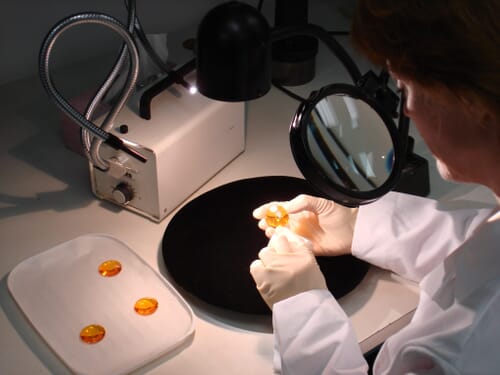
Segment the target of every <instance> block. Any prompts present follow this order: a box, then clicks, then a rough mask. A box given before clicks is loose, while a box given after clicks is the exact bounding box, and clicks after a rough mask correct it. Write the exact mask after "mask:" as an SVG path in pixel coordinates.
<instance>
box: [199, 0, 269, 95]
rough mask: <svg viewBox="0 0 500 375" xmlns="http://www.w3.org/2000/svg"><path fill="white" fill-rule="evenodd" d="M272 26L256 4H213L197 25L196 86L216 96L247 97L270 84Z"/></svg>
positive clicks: (263, 89) (263, 92) (266, 89)
mask: <svg viewBox="0 0 500 375" xmlns="http://www.w3.org/2000/svg"><path fill="white" fill-rule="evenodd" d="M270 34H271V29H270V27H269V25H268V23H267V21H266V19H265V18H264V16H263V15H262V14H261V13H260V12H259V11H258V10H257V9H256V8H254V7H252V6H250V5H248V4H244V3H239V2H236V1H232V2H229V3H224V4H222V5H219V6H217V7H215V8H213V9H212V10H211V11H210V12H208V13H207V14H206V16H205V17H204V18H203V20H202V21H201V23H200V25H199V27H198V33H197V43H196V68H197V87H198V90H199V91H200V93H202V94H203V95H205V96H207V97H210V98H212V99H216V100H222V101H230V102H233V101H245V100H251V99H256V98H259V97H261V96H263V95H265V94H266V93H267V92H268V91H269V89H270V88H271V37H270Z"/></svg>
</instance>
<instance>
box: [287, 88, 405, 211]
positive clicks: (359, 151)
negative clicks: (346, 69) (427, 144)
mask: <svg viewBox="0 0 500 375" xmlns="http://www.w3.org/2000/svg"><path fill="white" fill-rule="evenodd" d="M385 90H388V89H385ZM394 95H395V94H394ZM396 100H397V99H396ZM393 105H395V106H396V108H397V101H393ZM403 105H404V99H403V98H402V99H401V100H400V105H399V111H394V109H392V108H387V106H384V104H383V102H382V101H381V100H377V98H374V96H373V95H371V94H370V92H369V91H368V90H367V88H366V87H363V86H354V85H348V84H341V83H337V84H332V85H328V86H326V87H323V88H322V89H321V90H319V91H316V92H313V93H312V94H311V95H310V97H309V98H308V99H307V100H305V101H304V102H302V103H301V104H300V106H299V108H298V110H297V112H296V114H295V116H294V118H293V120H292V123H291V126H290V146H291V150H292V154H293V157H294V159H295V162H296V164H297V166H298V167H299V169H300V171H301V172H302V174H303V175H304V177H305V178H306V179H307V180H308V181H309V182H310V183H311V185H313V186H314V187H315V188H316V189H317V190H319V191H320V192H321V193H323V194H324V195H326V196H328V197H330V198H331V199H333V200H334V201H336V202H339V203H341V204H343V205H346V206H350V207H354V206H358V205H362V204H366V203H370V202H372V201H374V200H376V199H378V198H380V197H381V196H383V195H384V194H386V193H387V192H388V191H390V190H393V189H394V187H395V186H396V184H397V182H398V180H399V178H400V176H401V171H402V168H403V166H404V164H405V161H406V160H405V159H406V155H407V139H408V124H409V119H408V117H407V116H405V115H404V113H403V110H402V109H403ZM396 113H397V114H398V117H399V121H398V126H396V124H395V121H394V119H393V115H394V114H396Z"/></svg>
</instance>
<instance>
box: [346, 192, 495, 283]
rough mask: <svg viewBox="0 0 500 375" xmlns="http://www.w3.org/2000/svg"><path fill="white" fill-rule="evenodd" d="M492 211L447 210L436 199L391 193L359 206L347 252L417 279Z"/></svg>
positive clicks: (448, 252) (466, 236)
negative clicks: (350, 243)
mask: <svg viewBox="0 0 500 375" xmlns="http://www.w3.org/2000/svg"><path fill="white" fill-rule="evenodd" d="M491 212H492V210H491V209H456V210H450V211H446V210H444V209H442V208H441V207H440V206H439V203H438V202H437V201H435V200H432V199H428V198H422V197H417V196H413V195H408V194H403V193H396V192H391V193H389V194H387V195H386V196H384V197H382V198H381V199H379V200H378V201H376V202H374V203H371V204H368V205H365V206H361V207H360V209H359V211H358V217H357V220H356V225H355V228H354V237H353V245H352V254H353V255H354V256H356V257H358V258H360V259H363V260H365V261H367V262H369V263H372V264H374V265H376V266H379V267H381V268H385V269H388V270H391V271H393V272H395V273H397V274H399V275H401V276H403V277H406V278H408V279H411V280H414V281H420V280H421V279H422V277H423V276H425V275H426V274H427V273H429V272H430V271H431V270H432V269H433V268H434V267H435V266H436V265H437V264H438V263H439V262H441V261H442V260H443V259H444V258H445V257H446V256H447V255H448V254H450V253H451V252H452V251H453V250H454V249H456V248H457V247H458V246H459V245H460V244H461V243H463V242H464V241H465V240H466V239H467V238H468V237H469V236H470V235H471V234H472V233H473V232H474V229H475V228H476V227H477V226H478V225H479V224H481V223H482V222H483V221H484V220H485V219H486V218H487V217H488V215H490V214H491Z"/></svg>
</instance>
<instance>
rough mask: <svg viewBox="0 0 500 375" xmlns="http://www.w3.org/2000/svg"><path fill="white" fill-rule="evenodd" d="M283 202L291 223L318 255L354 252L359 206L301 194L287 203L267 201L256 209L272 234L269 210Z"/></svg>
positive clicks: (262, 223) (270, 234) (268, 231)
mask: <svg viewBox="0 0 500 375" xmlns="http://www.w3.org/2000/svg"><path fill="white" fill-rule="evenodd" d="M272 204H279V205H281V206H283V208H284V209H285V210H286V211H287V212H288V216H289V220H288V224H287V226H288V227H289V228H290V229H291V230H292V231H293V232H295V233H297V234H298V235H300V236H302V237H305V238H307V239H308V240H310V241H311V242H312V251H313V253H314V254H315V255H343V254H350V253H351V246H352V238H353V233H354V224H355V223H356V217H357V213H358V209H357V208H349V207H345V206H342V205H340V204H337V203H335V202H333V201H331V200H328V199H324V198H317V197H313V196H310V195H305V194H301V195H298V196H297V197H295V198H294V199H292V200H291V201H287V202H270V203H266V204H264V205H262V206H260V207H258V208H256V209H255V210H254V211H253V216H254V217H255V218H256V219H259V224H258V225H259V228H261V229H262V230H264V231H265V233H266V236H267V237H271V236H272V235H273V233H274V232H275V228H272V227H270V226H269V225H267V223H266V220H265V217H266V211H267V210H268V208H269V207H270V206H271V205H272Z"/></svg>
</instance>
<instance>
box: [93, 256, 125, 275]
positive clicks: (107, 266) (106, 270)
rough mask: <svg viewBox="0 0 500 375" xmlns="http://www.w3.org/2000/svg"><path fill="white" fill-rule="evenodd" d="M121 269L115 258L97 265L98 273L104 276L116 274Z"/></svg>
mask: <svg viewBox="0 0 500 375" xmlns="http://www.w3.org/2000/svg"><path fill="white" fill-rule="evenodd" d="M121 270H122V265H121V263H120V262H118V261H117V260H113V259H111V260H107V261H105V262H102V263H101V264H100V265H99V273H100V274H101V275H102V276H104V277H111V276H116V275H118V274H119V273H120V271H121Z"/></svg>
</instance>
